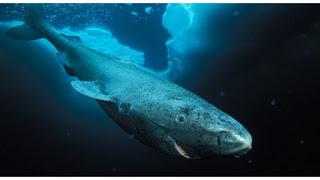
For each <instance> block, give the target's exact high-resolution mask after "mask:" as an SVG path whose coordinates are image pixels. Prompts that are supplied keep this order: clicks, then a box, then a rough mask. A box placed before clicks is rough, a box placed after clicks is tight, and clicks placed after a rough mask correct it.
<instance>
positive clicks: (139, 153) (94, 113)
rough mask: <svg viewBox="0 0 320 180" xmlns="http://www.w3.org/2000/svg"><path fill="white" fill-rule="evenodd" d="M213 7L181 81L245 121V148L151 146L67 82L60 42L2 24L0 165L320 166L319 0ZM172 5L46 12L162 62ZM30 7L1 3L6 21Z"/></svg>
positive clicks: (163, 170) (77, 171)
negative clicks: (24, 38) (53, 44)
mask: <svg viewBox="0 0 320 180" xmlns="http://www.w3.org/2000/svg"><path fill="white" fill-rule="evenodd" d="M148 6H151V7H152V10H153V11H152V13H151V14H148V13H146V12H145V8H146V7H148ZM203 6H208V7H209V6H213V5H212V4H211V5H209V4H207V5H203ZM214 6H216V7H215V8H212V9H210V10H208V13H206V15H205V17H206V19H205V22H203V23H202V26H201V31H198V32H197V33H193V35H195V34H196V35H199V34H201V37H202V40H201V41H202V42H205V43H204V44H205V46H202V48H198V49H197V48H196V49H192V50H190V51H189V52H188V53H186V54H185V55H184V59H183V65H184V68H183V70H182V71H181V72H180V75H179V78H176V79H175V80H174V81H175V82H177V83H178V84H180V85H181V86H183V87H185V88H187V89H189V90H191V91H193V92H195V93H196V94H198V95H200V96H201V97H203V98H205V99H206V100H208V101H209V102H211V103H212V104H214V105H216V106H217V107H219V108H220V109H222V110H223V111H224V112H227V113H228V114H230V115H232V116H233V117H235V118H236V119H238V120H239V121H240V122H241V123H242V124H244V125H245V126H246V127H247V129H248V130H249V131H250V132H251V135H252V137H253V149H252V150H251V151H250V152H249V153H248V154H247V155H245V156H242V157H241V158H234V157H225V156H217V157H214V158H212V159H205V160H185V159H176V158H173V157H170V156H167V155H165V154H161V153H158V152H156V151H154V150H153V149H151V148H149V147H147V146H145V145H143V144H141V143H139V142H138V141H136V140H134V139H132V138H131V137H129V136H128V135H127V134H126V133H125V132H124V131H123V130H122V129H120V127H118V126H117V125H116V124H115V123H114V122H113V121H112V120H111V119H109V118H108V116H107V115H106V114H105V113H104V112H103V111H102V110H101V109H100V107H99V106H98V105H97V104H96V102H95V101H94V100H92V99H89V98H87V97H84V96H82V95H79V94H78V93H76V92H75V91H74V90H73V89H72V88H71V87H70V85H69V80H70V77H68V76H67V75H66V74H65V72H64V71H63V69H62V67H61V64H60V63H59V60H57V57H56V54H55V51H52V48H51V49H50V48H49V49H48V47H47V45H44V44H41V43H38V42H21V41H15V40H11V39H8V38H7V37H5V36H4V32H5V29H6V27H5V26H1V32H0V33H1V34H0V62H1V65H0V80H1V81H0V82H1V88H0V100H1V108H0V112H1V117H0V119H1V120H0V128H1V131H0V175H2V176H8V175H13V176H19V175H33V176H35V175H42V176H51V175H73V176H75V175H90V176H94V175H104V176H109V175H112V176H114V175H180V176H181V175H198V176H202V175H211V176H234V175H259V176H260V175H319V172H320V166H319V165H318V163H319V162H320V158H319V155H318V152H319V149H320V148H319V138H320V134H319V133H320V127H319V125H320V123H319V108H320V103H319V102H320V98H319V92H320V88H319V87H320V86H319V79H320V73H319V71H320V46H319V43H320V6H319V5H304V4H299V5H294V4H292V5H286V4H281V5H272V4H260V5H256V4H250V5H249V4H241V5H240V4H229V5H224V4H217V5H214ZM199 8H200V9H201V8H204V7H199ZM165 10H166V4H151V5H148V4H132V5H127V4H89V5H84V4H71V5H51V6H48V12H46V16H47V18H48V19H49V22H51V23H52V24H53V25H54V26H55V27H57V28H63V27H66V26H69V27H71V28H73V29H76V30H78V31H81V30H82V29H83V28H85V27H88V26H89V27H90V26H99V27H100V28H106V29H108V30H109V31H110V32H112V35H113V37H115V38H117V39H118V40H119V42H120V43H121V44H123V45H127V46H129V47H130V48H132V49H134V50H137V51H140V52H143V53H144V58H145V66H146V67H149V68H151V69H154V70H163V69H165V68H166V67H167V62H168V58H167V55H168V53H169V52H168V51H167V47H166V44H165V42H166V41H168V39H169V38H170V37H171V36H172V34H170V33H168V31H167V30H166V29H165V28H164V27H163V25H162V16H163V13H164V12H165ZM130 12H135V13H138V16H136V15H134V14H135V13H133V14H132V13H130ZM23 14H24V9H23V5H21V4H18V5H14V4H1V5H0V20H1V21H12V20H22V19H23ZM199 21H200V20H199ZM199 37H200V35H199ZM89 43H90V42H89ZM91 43H92V42H91Z"/></svg>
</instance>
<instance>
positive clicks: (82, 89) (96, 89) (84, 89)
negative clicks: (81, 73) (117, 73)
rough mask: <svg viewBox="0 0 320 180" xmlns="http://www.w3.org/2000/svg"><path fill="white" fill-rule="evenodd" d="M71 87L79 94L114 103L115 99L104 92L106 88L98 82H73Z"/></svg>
mask: <svg viewBox="0 0 320 180" xmlns="http://www.w3.org/2000/svg"><path fill="white" fill-rule="evenodd" d="M71 86H72V87H73V89H75V90H76V91H78V92H79V93H81V94H83V95H85V96H88V97H90V98H94V99H97V100H102V101H114V99H113V98H112V97H111V96H110V95H108V94H107V93H105V92H104V88H103V86H102V85H101V83H99V82H98V81H72V82H71Z"/></svg>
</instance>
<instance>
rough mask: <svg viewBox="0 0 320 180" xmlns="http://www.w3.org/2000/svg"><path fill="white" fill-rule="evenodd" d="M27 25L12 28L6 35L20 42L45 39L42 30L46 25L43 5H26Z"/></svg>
mask: <svg viewBox="0 0 320 180" xmlns="http://www.w3.org/2000/svg"><path fill="white" fill-rule="evenodd" d="M26 6H27V7H26V14H25V23H24V24H23V25H20V26H16V27H13V28H10V29H9V30H8V31H7V32H6V35H7V36H9V37H11V38H13V39H18V40H36V39H40V38H42V37H43V35H42V33H41V32H42V29H43V28H45V25H46V24H45V23H44V21H43V18H42V8H43V7H42V5H41V4H28V5H26Z"/></svg>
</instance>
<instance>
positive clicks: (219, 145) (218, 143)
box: [217, 136, 221, 146]
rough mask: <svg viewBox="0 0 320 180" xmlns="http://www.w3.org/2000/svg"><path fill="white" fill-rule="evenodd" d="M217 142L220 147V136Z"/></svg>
mask: <svg viewBox="0 0 320 180" xmlns="http://www.w3.org/2000/svg"><path fill="white" fill-rule="evenodd" d="M217 142H218V145H219V146H220V145H221V140H220V136H218V137H217Z"/></svg>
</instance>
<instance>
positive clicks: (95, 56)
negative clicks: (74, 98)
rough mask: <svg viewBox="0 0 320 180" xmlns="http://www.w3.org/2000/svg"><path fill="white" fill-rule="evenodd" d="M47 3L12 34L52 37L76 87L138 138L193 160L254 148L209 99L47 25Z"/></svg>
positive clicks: (32, 7)
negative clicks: (45, 6) (73, 78)
mask: <svg viewBox="0 0 320 180" xmlns="http://www.w3.org/2000/svg"><path fill="white" fill-rule="evenodd" d="M43 12H44V8H43V6H42V5H28V7H27V12H26V14H25V23H24V24H23V25H20V26H16V27H13V28H11V29H9V30H8V31H7V35H8V36H9V37H12V38H15V39H20V40H36V39H40V38H45V39H47V40H48V41H49V42H50V43H52V44H53V45H54V47H55V48H56V49H57V50H58V51H59V53H62V54H63V55H64V57H65V58H64V60H63V62H62V64H63V66H64V68H65V70H66V72H67V73H68V74H69V75H70V76H74V77H76V78H75V79H77V80H73V81H72V82H71V86H72V87H73V89H74V90H75V91H77V92H79V93H81V94H83V95H85V96H87V97H89V98H92V99H95V100H97V102H98V103H99V104H100V106H101V107H102V108H103V110H104V111H105V112H106V113H107V114H108V115H109V116H110V117H111V118H112V119H113V120H114V121H115V122H116V123H117V124H118V125H119V126H121V127H122V128H123V129H124V130H125V131H126V132H127V133H129V134H130V135H132V136H134V138H135V139H137V140H138V141H140V142H142V143H143V144H146V145H148V146H150V147H153V148H154V149H156V150H159V151H161V152H164V153H167V154H170V155H174V156H178V157H183V158H188V159H198V158H208V157H212V156H214V155H219V154H220V155H241V154H245V153H246V152H247V151H249V150H250V149H251V147H252V138H251V135H250V133H249V132H248V131H247V129H246V128H245V127H244V126H243V125H241V124H240V123H239V122H238V121H236V120H235V119H234V118H232V117H231V116H229V115H227V114H226V113H224V112H222V111H221V110H219V109H218V108H217V107H215V106H213V105H211V104H210V103H208V102H207V101H205V100H204V99H202V98H200V97H199V96H197V95H196V94H194V93H192V92H191V91H189V90H186V89H184V88H182V87H180V86H178V85H177V84H175V83H173V82H171V81H169V80H167V79H165V78H162V77H161V76H160V75H158V74H156V73H155V72H153V71H151V70H148V69H146V68H144V67H141V66H138V65H136V64H134V63H132V62H130V61H128V60H123V59H121V58H119V57H116V56H113V55H111V54H109V55H108V54H102V53H100V52H97V51H95V50H93V49H90V48H89V47H86V46H85V45H84V44H83V43H82V42H81V38H80V37H77V36H70V35H65V34H61V33H59V32H58V30H56V29H55V28H53V27H52V26H51V25H49V24H48V23H46V21H45V20H44V18H43V15H42V14H43Z"/></svg>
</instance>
